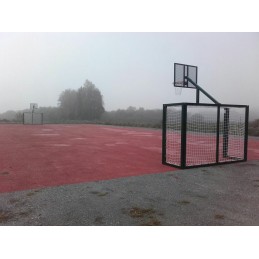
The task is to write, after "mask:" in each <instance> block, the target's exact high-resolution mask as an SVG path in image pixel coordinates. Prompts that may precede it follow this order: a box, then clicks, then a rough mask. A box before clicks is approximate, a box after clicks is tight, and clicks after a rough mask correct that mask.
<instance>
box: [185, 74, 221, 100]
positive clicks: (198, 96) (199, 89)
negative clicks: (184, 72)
mask: <svg viewBox="0 0 259 259" xmlns="http://www.w3.org/2000/svg"><path fill="white" fill-rule="evenodd" d="M185 78H186V79H187V80H188V81H189V82H191V83H192V84H193V85H194V86H195V87H196V103H199V101H200V93H199V92H202V93H203V94H204V95H206V96H207V97H208V98H209V99H210V100H211V101H212V102H214V103H215V104H220V103H219V102H218V101H217V100H216V99H214V98H213V97H212V96H211V95H210V94H208V93H207V92H206V91H205V90H204V89H203V88H202V87H200V86H199V85H197V84H196V83H195V82H194V81H193V80H192V79H191V78H189V77H187V76H186V77H185Z"/></svg>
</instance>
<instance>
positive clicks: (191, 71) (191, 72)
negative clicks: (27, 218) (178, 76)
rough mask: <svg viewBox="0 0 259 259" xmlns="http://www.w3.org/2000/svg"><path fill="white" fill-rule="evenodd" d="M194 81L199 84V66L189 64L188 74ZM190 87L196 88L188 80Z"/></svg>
mask: <svg viewBox="0 0 259 259" xmlns="http://www.w3.org/2000/svg"><path fill="white" fill-rule="evenodd" d="M187 76H188V77H189V78H190V79H192V81H194V83H196V84H197V67H194V66H188V75H187ZM188 87H193V88H196V86H194V85H193V84H192V83H191V82H188Z"/></svg>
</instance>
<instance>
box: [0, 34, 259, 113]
mask: <svg viewBox="0 0 259 259" xmlns="http://www.w3.org/2000/svg"><path fill="white" fill-rule="evenodd" d="M258 43H259V33H162V32H159V33H91V32H89V33H76V32H74V33H22V32H20V33H0V56H1V59H0V71H1V72H0V86H1V97H0V98H1V101H0V113H3V112H5V111H7V110H22V109H26V108H29V104H30V103H31V102H36V103H38V104H39V106H41V107H48V106H53V107H55V106H57V105H58V99H59V96H60V94H61V93H62V92H63V91H64V90H66V89H73V90H77V89H78V88H79V87H81V86H82V85H83V84H84V82H85V80H86V79H88V80H90V81H91V82H93V84H95V86H96V87H97V88H98V89H99V90H100V91H101V94H102V96H103V100H104V108H105V110H107V111H111V110H117V109H126V108H127V107H129V106H133V107H137V108H139V107H144V108H145V109H161V108H162V104H163V103H173V102H182V101H189V102H195V91H194V90H186V89H184V90H183V92H182V95H181V96H178V95H175V90H174V87H173V85H172V82H173V64H174V62H178V63H185V64H191V65H196V66H198V69H199V70H198V84H199V85H200V86H202V87H203V88H204V89H205V90H206V91H207V92H209V93H210V94H211V95H212V96H213V97H214V98H215V99H216V100H218V101H219V102H221V103H227V104H248V105H250V106H251V110H252V113H251V114H254V113H256V111H257V109H258V110H259V108H258V107H259V105H258V96H259V83H258V82H259V73H258V67H259V44H258ZM201 101H202V102H207V100H206V98H203V97H202V98H201ZM255 116H256V115H255ZM258 117H259V116H258Z"/></svg>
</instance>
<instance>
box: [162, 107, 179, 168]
mask: <svg viewBox="0 0 259 259" xmlns="http://www.w3.org/2000/svg"><path fill="white" fill-rule="evenodd" d="M181 118H182V106H173V107H167V115H166V150H167V152H166V162H167V163H169V164H173V165H177V166H180V165H181Z"/></svg>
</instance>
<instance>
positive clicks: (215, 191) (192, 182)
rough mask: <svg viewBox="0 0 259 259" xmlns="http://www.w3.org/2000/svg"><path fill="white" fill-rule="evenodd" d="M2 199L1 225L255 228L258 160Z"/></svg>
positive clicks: (7, 195) (6, 195) (258, 202)
mask: <svg viewBox="0 0 259 259" xmlns="http://www.w3.org/2000/svg"><path fill="white" fill-rule="evenodd" d="M168 171H169V172H167V173H161V174H152V175H144V176H138V177H128V178H121V179H114V180H109V181H98V182H89V183H81V184H74V185H66V186H58V187H49V188H44V189H38V190H26V191H20V192H13V193H2V194H0V226H29V225H34V226H38V225H44V226H58V225H63V226H95V225H96V226H142V225H143V226H157V225H158V226H199V225H200V226H221V225H227V226H249V225H252V226H258V225H259V161H249V162H245V163H235V164H229V165H221V166H214V167H203V168H197V169H189V170H179V171H174V172H170V167H168Z"/></svg>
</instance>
